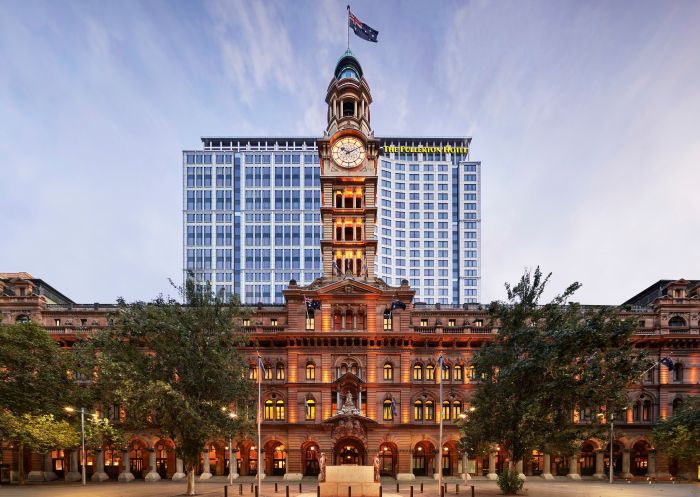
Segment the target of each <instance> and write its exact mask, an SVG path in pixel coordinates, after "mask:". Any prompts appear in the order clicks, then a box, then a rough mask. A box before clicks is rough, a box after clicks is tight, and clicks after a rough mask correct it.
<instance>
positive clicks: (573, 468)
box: [566, 452, 581, 480]
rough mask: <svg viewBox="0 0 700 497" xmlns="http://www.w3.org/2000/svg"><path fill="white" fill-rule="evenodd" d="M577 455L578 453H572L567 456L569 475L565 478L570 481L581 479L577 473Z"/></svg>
mask: <svg viewBox="0 0 700 497" xmlns="http://www.w3.org/2000/svg"><path fill="white" fill-rule="evenodd" d="M578 454H579V453H578V452H574V453H573V454H571V456H569V474H568V475H566V477H567V478H569V479H571V480H580V479H581V475H580V474H579V472H578Z"/></svg>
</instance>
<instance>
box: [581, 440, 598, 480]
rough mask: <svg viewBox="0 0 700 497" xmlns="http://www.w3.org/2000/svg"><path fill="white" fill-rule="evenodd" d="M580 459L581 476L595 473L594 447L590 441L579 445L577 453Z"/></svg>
mask: <svg viewBox="0 0 700 497" xmlns="http://www.w3.org/2000/svg"><path fill="white" fill-rule="evenodd" d="M579 461H581V476H592V475H593V474H594V473H595V447H593V444H592V443H590V442H584V443H583V444H582V445H581V451H580V453H579Z"/></svg>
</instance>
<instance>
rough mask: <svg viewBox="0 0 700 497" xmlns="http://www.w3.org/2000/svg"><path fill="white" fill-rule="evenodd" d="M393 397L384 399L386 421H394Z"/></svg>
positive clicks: (384, 417)
mask: <svg viewBox="0 0 700 497" xmlns="http://www.w3.org/2000/svg"><path fill="white" fill-rule="evenodd" d="M392 404H393V403H392V401H391V399H385V400H384V404H383V407H384V410H383V416H382V418H383V419H384V421H392V420H393V419H394V406H393V405H392Z"/></svg>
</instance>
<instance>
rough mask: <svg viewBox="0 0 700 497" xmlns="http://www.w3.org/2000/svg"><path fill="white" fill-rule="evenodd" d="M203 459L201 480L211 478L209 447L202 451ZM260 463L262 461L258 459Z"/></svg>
mask: <svg viewBox="0 0 700 497" xmlns="http://www.w3.org/2000/svg"><path fill="white" fill-rule="evenodd" d="M202 461H203V464H202V466H203V468H202V474H201V475H199V479H200V480H208V479H209V478H211V476H212V475H211V468H210V467H209V449H204V451H203V452H202ZM258 465H260V461H259V460H258Z"/></svg>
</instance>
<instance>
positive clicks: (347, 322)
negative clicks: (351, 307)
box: [345, 311, 355, 330]
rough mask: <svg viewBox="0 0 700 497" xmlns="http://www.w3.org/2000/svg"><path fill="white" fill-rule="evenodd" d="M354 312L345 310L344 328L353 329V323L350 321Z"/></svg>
mask: <svg viewBox="0 0 700 497" xmlns="http://www.w3.org/2000/svg"><path fill="white" fill-rule="evenodd" d="M353 316H354V314H353V313H352V311H345V329H346V330H353V329H355V326H354V323H353V322H352V318H353Z"/></svg>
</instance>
